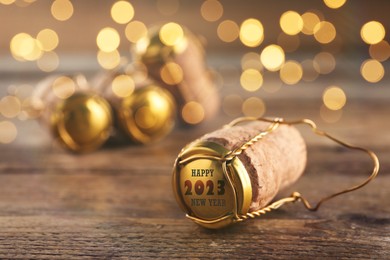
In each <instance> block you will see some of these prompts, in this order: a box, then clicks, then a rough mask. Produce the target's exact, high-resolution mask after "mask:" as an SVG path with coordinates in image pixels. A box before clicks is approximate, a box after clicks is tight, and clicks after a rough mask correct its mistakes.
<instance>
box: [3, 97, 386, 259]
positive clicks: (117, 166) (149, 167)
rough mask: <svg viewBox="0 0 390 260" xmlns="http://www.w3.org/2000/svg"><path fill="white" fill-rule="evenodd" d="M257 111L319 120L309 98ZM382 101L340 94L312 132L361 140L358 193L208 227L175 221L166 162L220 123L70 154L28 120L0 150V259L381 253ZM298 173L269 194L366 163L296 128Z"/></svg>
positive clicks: (342, 182) (352, 175) (339, 185)
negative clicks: (303, 149) (303, 152)
mask: <svg viewBox="0 0 390 260" xmlns="http://www.w3.org/2000/svg"><path fill="white" fill-rule="evenodd" d="M268 104H269V105H268V107H267V109H268V113H267V114H268V115H279V116H284V117H289V118H297V117H301V116H302V117H310V118H313V119H316V120H319V118H318V101H313V100H303V101H302V100H292V101H290V103H289V104H291V105H292V106H293V107H294V109H293V110H292V109H286V104H285V102H278V101H277V100H273V101H272V100H271V101H269V102H268ZM389 112H390V109H389V106H388V102H387V101H386V100H382V101H381V100H379V101H377V100H373V99H371V100H369V101H367V102H366V101H364V102H362V100H350V101H349V103H348V109H347V110H346V111H345V112H344V115H343V120H342V121H340V122H339V123H337V124H333V125H329V124H325V123H324V122H321V121H320V124H319V125H320V127H322V128H323V129H326V130H329V131H331V132H332V133H334V134H335V135H336V136H338V137H341V138H343V139H345V140H346V141H349V142H351V143H355V144H359V145H363V146H367V147H370V148H371V149H373V150H374V151H375V152H377V154H378V156H379V158H380V160H381V170H380V174H379V176H378V177H377V178H376V179H375V180H374V181H373V182H372V183H370V184H369V185H367V186H366V187H364V188H363V189H361V190H358V191H356V192H352V193H350V194H346V195H344V196H341V197H339V198H336V199H334V200H332V201H330V202H329V203H326V204H324V205H323V207H322V208H320V210H319V211H318V212H308V211H307V210H305V209H304V207H303V206H302V205H301V204H299V203H296V204H292V205H287V206H285V207H282V208H281V209H279V210H277V211H274V212H272V213H269V214H267V215H265V216H263V217H260V218H258V219H256V220H250V221H248V222H245V223H241V224H237V225H235V226H232V227H229V228H225V229H222V230H207V229H204V228H202V227H200V226H198V225H196V224H194V223H193V222H191V221H189V220H188V219H186V218H185V217H184V213H183V212H182V211H181V210H180V209H179V207H178V206H177V203H176V201H175V199H174V197H173V194H172V188H171V173H172V165H173V162H174V159H175V158H176V156H177V154H178V152H179V151H180V149H181V148H182V147H183V146H184V145H185V144H186V143H188V142H189V141H191V140H193V139H195V138H196V137H198V136H199V135H202V134H204V133H206V132H208V131H210V130H212V129H216V128H218V127H219V126H221V125H222V124H223V123H226V122H228V121H229V120H230V119H229V118H226V117H225V116H221V117H219V118H218V119H217V120H215V121H213V122H211V123H208V124H205V125H203V126H202V127H198V128H177V129H175V131H174V132H173V133H172V134H171V135H170V136H169V137H168V138H166V139H165V140H164V141H162V142H160V143H158V144H154V145H150V146H115V145H114V146H112V145H111V146H107V147H104V149H101V150H99V151H96V152H94V153H90V154H84V155H74V154H71V153H68V152H66V151H64V150H62V149H61V148H59V147H58V146H56V145H53V144H52V142H51V141H50V139H48V137H47V133H46V132H44V131H43V130H42V129H40V128H39V127H38V124H37V123H36V122H31V121H30V122H24V123H21V124H20V125H19V130H20V133H19V135H20V139H19V140H18V141H17V142H15V143H13V144H11V145H2V146H1V147H0V148H1V149H0V258H1V259H6V258H41V259H70V258H75V259H100V258H124V259H126V258H142V259H145V258H176V257H178V258H225V259H230V258H260V259H263V258H295V259H313V258H321V259H322V258H331V259H334V258H340V259H344V258H355V259H357V258H374V259H389V258H390V203H389V199H390V190H389V187H390V163H389V162H390V161H389V156H390V152H389V149H388V148H389V144H390V136H389ZM304 135H305V136H306V140H307V143H308V147H309V163H308V166H307V169H306V173H305V175H304V176H303V177H302V178H301V179H300V180H299V181H298V182H297V183H296V184H295V185H294V186H293V187H291V188H289V189H288V190H287V191H284V192H282V193H281V194H280V195H279V197H282V196H284V195H288V194H290V193H291V192H292V191H295V190H297V191H300V192H301V193H303V194H304V195H305V196H307V197H308V198H310V199H311V201H316V200H318V199H319V198H321V197H322V196H324V195H326V194H329V193H332V192H335V191H339V190H340V189H343V188H346V187H348V186H351V185H353V184H356V183H359V182H360V181H362V180H363V179H364V178H365V177H366V176H367V173H368V172H369V170H370V167H371V163H370V161H369V159H368V158H366V157H365V156H364V155H361V154H359V153H355V152H353V153H351V152H349V151H347V150H343V149H340V148H339V147H337V146H335V145H333V144H331V143H327V142H322V140H320V139H317V138H316V137H314V136H312V135H310V134H308V133H307V132H304Z"/></svg>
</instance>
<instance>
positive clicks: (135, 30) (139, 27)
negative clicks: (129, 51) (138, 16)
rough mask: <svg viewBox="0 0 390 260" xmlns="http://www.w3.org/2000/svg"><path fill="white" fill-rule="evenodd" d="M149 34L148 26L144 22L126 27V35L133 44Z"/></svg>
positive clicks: (136, 22) (131, 23)
mask: <svg viewBox="0 0 390 260" xmlns="http://www.w3.org/2000/svg"><path fill="white" fill-rule="evenodd" d="M147 34H148V28H146V25H145V24H144V23H143V22H140V21H132V22H130V23H128V24H127V25H126V28H125V35H126V38H127V39H128V40H129V41H130V42H132V43H136V42H138V41H139V40H140V39H142V38H144V37H146V35H147Z"/></svg>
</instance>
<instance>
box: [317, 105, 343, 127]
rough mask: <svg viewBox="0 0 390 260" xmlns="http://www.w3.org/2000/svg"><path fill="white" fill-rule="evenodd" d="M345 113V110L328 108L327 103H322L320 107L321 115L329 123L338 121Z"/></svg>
mask: <svg viewBox="0 0 390 260" xmlns="http://www.w3.org/2000/svg"><path fill="white" fill-rule="evenodd" d="M342 115H343V110H342V109H338V110H331V109H329V108H327V107H326V106H325V105H322V106H321V108H320V116H321V118H322V120H324V121H325V122H327V123H336V122H337V121H339V120H340V119H341V116H342Z"/></svg>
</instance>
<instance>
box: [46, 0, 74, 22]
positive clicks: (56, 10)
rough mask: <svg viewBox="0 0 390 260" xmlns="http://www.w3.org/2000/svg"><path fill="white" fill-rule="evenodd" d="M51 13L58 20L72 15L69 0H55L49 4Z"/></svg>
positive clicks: (71, 6)
mask: <svg viewBox="0 0 390 260" xmlns="http://www.w3.org/2000/svg"><path fill="white" fill-rule="evenodd" d="M51 14H52V15H53V17H54V18H55V19H57V20H58V21H66V20H68V19H69V18H70V17H72V15H73V4H72V2H71V1H69V0H55V1H54V2H53V3H52V5H51Z"/></svg>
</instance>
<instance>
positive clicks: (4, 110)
mask: <svg viewBox="0 0 390 260" xmlns="http://www.w3.org/2000/svg"><path fill="white" fill-rule="evenodd" d="M21 108H22V104H21V102H20V100H19V98H17V97H15V96H5V97H3V98H2V99H1V100H0V114H1V115H3V116H4V117H7V118H14V117H17V116H18V114H19V113H20V111H21Z"/></svg>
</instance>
